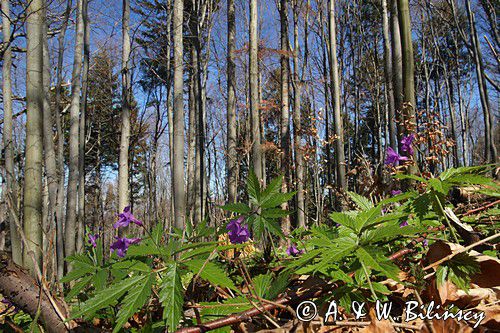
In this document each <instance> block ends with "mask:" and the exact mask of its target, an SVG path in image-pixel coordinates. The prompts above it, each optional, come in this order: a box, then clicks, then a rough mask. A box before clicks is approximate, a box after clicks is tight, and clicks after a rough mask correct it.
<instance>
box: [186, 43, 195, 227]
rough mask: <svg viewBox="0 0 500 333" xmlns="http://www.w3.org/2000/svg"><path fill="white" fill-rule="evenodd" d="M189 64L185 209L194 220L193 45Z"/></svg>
mask: <svg viewBox="0 0 500 333" xmlns="http://www.w3.org/2000/svg"><path fill="white" fill-rule="evenodd" d="M190 53H191V66H190V69H189V108H188V109H189V116H188V122H189V130H188V139H187V142H188V154H187V163H186V164H187V195H186V202H187V207H188V208H187V209H188V212H189V217H190V219H191V221H192V222H194V220H193V219H194V205H195V203H196V198H197V197H196V195H197V193H198V192H197V191H196V190H195V188H197V186H196V185H195V184H196V173H195V172H196V136H197V133H196V122H197V117H196V116H197V114H198V112H197V109H198V107H197V99H196V93H197V80H196V76H197V71H198V67H197V64H195V57H196V51H195V49H194V46H192V47H191V50H190Z"/></svg>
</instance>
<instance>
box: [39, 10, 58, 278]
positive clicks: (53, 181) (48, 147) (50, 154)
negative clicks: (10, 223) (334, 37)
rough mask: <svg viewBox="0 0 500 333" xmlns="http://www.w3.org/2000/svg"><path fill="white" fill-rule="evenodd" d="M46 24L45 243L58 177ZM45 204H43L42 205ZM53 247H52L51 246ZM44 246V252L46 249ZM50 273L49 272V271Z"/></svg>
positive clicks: (48, 237)
mask: <svg viewBox="0 0 500 333" xmlns="http://www.w3.org/2000/svg"><path fill="white" fill-rule="evenodd" d="M44 16H45V17H46V9H44ZM47 30H48V26H47V24H44V26H43V36H42V39H43V40H42V42H43V72H42V75H43V120H42V124H43V150H44V154H43V155H44V162H45V174H46V185H47V196H48V204H47V206H46V209H47V215H45V216H46V217H47V221H46V222H47V225H46V226H45V230H44V233H45V235H46V238H45V243H47V244H49V243H53V241H54V240H55V239H54V237H53V235H54V234H53V233H52V230H54V229H55V228H54V221H55V211H56V206H57V189H58V187H59V186H58V183H59V182H58V177H57V166H56V152H55V149H54V132H53V130H52V129H53V123H52V110H51V107H50V99H51V98H50V81H51V80H50V54H49V43H48V37H47ZM44 206H45V205H44ZM51 249H53V247H51ZM47 250H48V249H46V248H45V247H44V252H45V251H47ZM46 256H47V258H50V259H51V260H52V259H55V260H57V259H56V258H57V253H56V252H55V251H52V250H51V253H46ZM52 262H53V261H51V263H50V265H49V263H46V265H47V268H50V269H51V270H52V269H54V266H52ZM49 274H50V273H49Z"/></svg>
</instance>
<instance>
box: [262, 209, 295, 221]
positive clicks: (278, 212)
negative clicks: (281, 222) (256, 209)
mask: <svg viewBox="0 0 500 333" xmlns="http://www.w3.org/2000/svg"><path fill="white" fill-rule="evenodd" d="M260 215H262V217H265V218H270V219H277V218H281V217H285V216H288V215H290V212H289V211H287V210H283V209H280V208H269V209H264V210H263V211H262V212H261V213H260Z"/></svg>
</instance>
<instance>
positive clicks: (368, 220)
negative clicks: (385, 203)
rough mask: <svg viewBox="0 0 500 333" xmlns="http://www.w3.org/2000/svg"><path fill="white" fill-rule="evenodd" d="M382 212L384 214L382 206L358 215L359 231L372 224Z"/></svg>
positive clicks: (357, 227)
mask: <svg viewBox="0 0 500 333" xmlns="http://www.w3.org/2000/svg"><path fill="white" fill-rule="evenodd" d="M380 214H382V208H381V207H380V206H377V207H373V208H371V209H368V210H365V211H362V212H360V213H359V214H358V216H356V224H357V226H356V229H357V232H361V231H362V230H363V229H364V228H365V226H369V225H371V224H372V222H374V221H375V219H376V218H377V217H379V216H380Z"/></svg>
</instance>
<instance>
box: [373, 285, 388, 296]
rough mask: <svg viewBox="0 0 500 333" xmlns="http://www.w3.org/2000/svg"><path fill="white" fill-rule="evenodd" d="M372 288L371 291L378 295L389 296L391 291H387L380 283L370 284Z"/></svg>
mask: <svg viewBox="0 0 500 333" xmlns="http://www.w3.org/2000/svg"><path fill="white" fill-rule="evenodd" d="M372 287H373V290H375V291H376V292H378V293H380V294H384V295H389V294H390V293H391V291H390V290H389V289H387V287H386V286H385V285H383V284H382V283H380V282H372Z"/></svg>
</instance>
